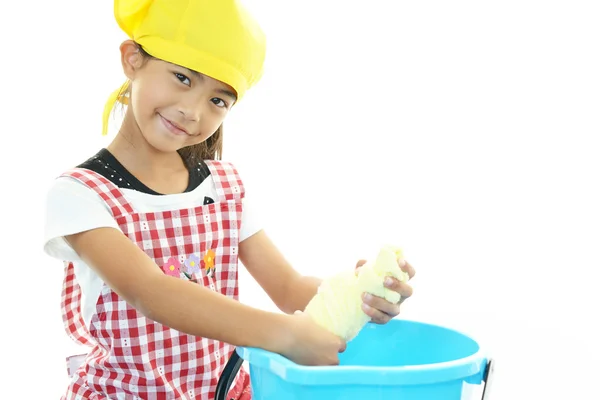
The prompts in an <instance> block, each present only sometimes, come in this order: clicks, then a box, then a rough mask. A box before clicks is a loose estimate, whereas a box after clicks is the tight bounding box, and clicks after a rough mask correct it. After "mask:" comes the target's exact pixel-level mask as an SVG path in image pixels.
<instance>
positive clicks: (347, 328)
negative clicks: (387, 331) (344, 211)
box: [304, 246, 409, 342]
mask: <svg viewBox="0 0 600 400" xmlns="http://www.w3.org/2000/svg"><path fill="white" fill-rule="evenodd" d="M402 259H403V254H402V251H401V250H400V249H399V248H397V247H394V246H384V247H383V248H382V249H381V250H380V251H379V254H378V255H377V258H376V259H375V261H374V262H370V263H367V264H365V265H364V266H362V267H361V268H360V269H359V272H358V276H357V275H356V274H355V272H354V271H345V272H342V273H339V274H337V275H334V276H332V277H330V278H328V279H325V280H323V282H322V283H321V286H320V287H319V290H318V292H317V294H316V295H315V296H314V297H313V298H312V299H311V301H310V302H309V303H308V305H307V306H306V309H305V310H304V311H305V312H306V313H307V314H308V315H309V316H310V317H311V318H312V319H313V320H314V321H315V322H316V323H318V324H319V325H321V326H322V327H324V328H325V329H327V330H329V331H330V332H332V333H335V334H336V335H338V336H339V337H341V338H342V339H344V340H345V341H347V342H349V341H350V340H352V339H354V337H356V335H358V333H359V332H360V330H361V329H362V328H363V327H364V326H365V324H367V323H368V322H369V320H370V319H371V317H369V316H368V315H367V314H365V313H364V311H363V310H362V308H361V307H362V303H363V300H362V294H363V293H365V292H366V293H371V294H373V295H375V296H379V297H383V298H385V299H386V300H387V301H389V302H391V303H397V302H398V301H400V294H399V293H398V292H395V291H393V290H391V289H388V288H386V287H385V286H384V280H385V278H386V277H388V276H393V277H394V278H396V279H398V280H399V281H401V282H407V281H408V278H409V276H408V274H407V273H406V272H404V271H402V270H401V269H400V266H399V265H398V262H399V261H400V260H402Z"/></svg>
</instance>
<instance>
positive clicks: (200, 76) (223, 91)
mask: <svg viewBox="0 0 600 400" xmlns="http://www.w3.org/2000/svg"><path fill="white" fill-rule="evenodd" d="M182 68H184V69H186V70H188V71H190V73H191V74H192V75H194V76H196V77H197V78H198V79H200V80H202V79H204V75H203V74H201V73H200V72H198V71H194V70H193V69H189V68H186V67H182ZM217 93H220V94H223V95H225V96H227V97H229V98H230V99H231V100H233V101H237V95H236V94H235V93H234V92H232V91H231V90H228V89H217Z"/></svg>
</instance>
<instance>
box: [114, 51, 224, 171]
mask: <svg viewBox="0 0 600 400" xmlns="http://www.w3.org/2000/svg"><path fill="white" fill-rule="evenodd" d="M137 46H138V49H139V50H140V54H141V55H142V57H143V58H144V60H148V59H151V58H155V57H153V56H151V55H150V54H148V52H147V51H146V50H144V49H143V48H142V46H140V45H139V44H138V45H137ZM130 93H131V82H128V83H127V85H125V86H124V87H123V89H122V91H121V93H119V97H123V96H126V97H129V95H130ZM178 152H179V155H180V156H181V158H182V159H183V161H184V162H185V163H186V165H187V166H188V168H191V167H192V166H194V165H196V164H198V163H199V162H200V161H202V160H220V159H221V157H222V155H223V125H220V126H219V127H218V128H217V130H216V131H215V133H213V134H212V135H211V136H210V137H209V138H208V139H206V140H205V141H204V142H202V143H198V144H195V145H192V146H187V147H184V148H182V149H179V150H178Z"/></svg>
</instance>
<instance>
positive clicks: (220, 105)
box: [210, 97, 227, 107]
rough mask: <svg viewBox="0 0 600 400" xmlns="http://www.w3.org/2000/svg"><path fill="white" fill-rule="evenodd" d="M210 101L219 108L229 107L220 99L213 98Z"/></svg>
mask: <svg viewBox="0 0 600 400" xmlns="http://www.w3.org/2000/svg"><path fill="white" fill-rule="evenodd" d="M210 101H212V102H213V104H214V105H216V106H217V107H227V103H225V101H224V100H223V99H220V98H218V97H213V98H212V99H210Z"/></svg>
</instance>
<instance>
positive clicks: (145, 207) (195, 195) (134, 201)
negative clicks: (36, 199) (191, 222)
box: [44, 175, 261, 326]
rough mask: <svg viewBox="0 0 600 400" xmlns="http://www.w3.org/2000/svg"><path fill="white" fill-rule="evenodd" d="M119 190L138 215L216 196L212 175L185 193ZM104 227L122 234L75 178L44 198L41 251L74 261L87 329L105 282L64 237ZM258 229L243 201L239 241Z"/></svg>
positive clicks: (60, 181)
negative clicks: (165, 193) (163, 193)
mask: <svg viewBox="0 0 600 400" xmlns="http://www.w3.org/2000/svg"><path fill="white" fill-rule="evenodd" d="M121 191H122V192H123V195H124V197H125V198H126V199H127V200H128V201H129V202H130V203H131V205H132V207H133V208H134V209H135V210H136V211H138V212H140V213H144V212H157V211H166V210H174V209H184V208H193V207H197V206H201V205H203V202H204V197H205V196H206V197H210V198H212V199H218V197H219V196H218V195H217V190H216V187H215V182H214V180H213V176H212V175H209V176H208V177H207V178H206V179H205V180H204V181H203V182H202V183H201V184H200V185H199V186H198V187H196V188H195V189H194V190H192V191H190V192H187V193H181V194H168V195H153V194H147V193H143V192H139V191H136V190H131V189H121ZM215 201H216V200H215ZM103 227H109V228H115V229H118V230H119V231H121V230H120V228H119V225H118V224H117V222H116V221H115V220H114V219H113V217H112V213H111V212H110V209H109V208H108V207H107V206H106V204H105V203H104V201H103V200H102V199H101V198H100V197H99V196H98V195H97V194H96V193H95V192H94V191H93V190H91V189H89V188H88V187H86V186H84V185H83V184H82V183H80V182H79V181H77V180H76V179H74V178H70V177H60V178H57V179H56V180H55V182H54V184H53V185H52V186H51V188H50V190H49V192H48V195H47V201H46V223H45V233H44V251H45V252H46V254H48V255H49V256H51V257H53V258H56V259H58V260H61V261H65V260H68V261H72V262H73V268H74V271H75V277H76V279H77V282H78V283H79V286H80V287H81V311H82V314H83V319H84V321H85V323H86V326H89V323H90V321H91V318H92V315H93V313H94V311H95V309H96V302H97V301H98V297H99V295H100V291H101V289H102V286H103V284H104V282H103V281H102V279H100V277H99V276H98V275H97V274H96V273H95V272H94V270H93V269H92V268H90V267H89V266H88V265H87V264H85V263H84V262H83V261H82V260H81V259H80V258H79V256H78V255H77V253H76V252H75V251H74V250H73V248H71V246H70V245H69V243H68V242H67V241H66V240H65V239H64V237H65V236H67V235H71V234H75V233H79V232H84V231H87V230H91V229H95V228H103ZM260 229H261V226H260V225H259V223H258V221H257V220H256V219H255V215H254V213H253V211H252V209H251V208H249V202H248V200H247V199H246V198H244V200H243V208H242V224H241V232H240V242H241V241H244V240H245V239H246V238H248V237H250V236H252V235H254V234H255V233H256V232H258V231H259V230H260Z"/></svg>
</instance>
